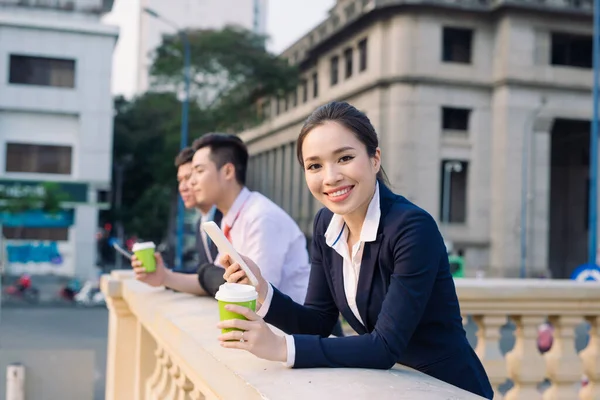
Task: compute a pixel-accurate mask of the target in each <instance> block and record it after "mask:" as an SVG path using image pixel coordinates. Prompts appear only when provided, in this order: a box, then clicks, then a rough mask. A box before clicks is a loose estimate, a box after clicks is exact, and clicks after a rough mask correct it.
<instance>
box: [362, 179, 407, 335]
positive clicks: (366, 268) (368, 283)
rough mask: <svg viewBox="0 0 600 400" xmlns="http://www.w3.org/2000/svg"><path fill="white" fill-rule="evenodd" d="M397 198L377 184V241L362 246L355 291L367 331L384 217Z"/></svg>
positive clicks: (384, 187)
mask: <svg viewBox="0 0 600 400" xmlns="http://www.w3.org/2000/svg"><path fill="white" fill-rule="evenodd" d="M396 199H397V196H396V195H395V194H394V193H392V191H391V190H390V189H388V188H387V187H386V186H385V185H383V184H381V183H380V184H379V206H380V209H381V216H380V218H379V228H378V229H377V239H375V241H374V242H367V243H365V244H364V246H365V247H364V249H363V257H362V260H361V263H360V276H359V278H358V287H357V290H356V307H357V308H358V313H359V314H360V317H361V318H362V320H363V321H364V323H365V327H366V328H367V330H369V326H371V325H370V321H369V318H368V317H369V300H370V299H371V287H372V283H373V276H374V275H375V272H376V267H377V265H378V264H377V263H378V260H379V248H380V247H381V241H382V239H383V225H384V223H385V217H386V215H387V214H388V212H389V211H390V208H391V207H392V204H394V202H395V201H396Z"/></svg>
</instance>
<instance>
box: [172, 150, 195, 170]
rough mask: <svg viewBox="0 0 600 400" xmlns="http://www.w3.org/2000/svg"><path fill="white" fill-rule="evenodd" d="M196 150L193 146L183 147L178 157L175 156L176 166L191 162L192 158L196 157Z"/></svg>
mask: <svg viewBox="0 0 600 400" xmlns="http://www.w3.org/2000/svg"><path fill="white" fill-rule="evenodd" d="M194 153H195V151H194V150H193V149H192V148H191V147H186V148H184V149H182V150H181V151H180V152H179V154H177V157H175V167H176V168H179V167H181V166H182V165H184V164H187V163H191V162H192V158H194Z"/></svg>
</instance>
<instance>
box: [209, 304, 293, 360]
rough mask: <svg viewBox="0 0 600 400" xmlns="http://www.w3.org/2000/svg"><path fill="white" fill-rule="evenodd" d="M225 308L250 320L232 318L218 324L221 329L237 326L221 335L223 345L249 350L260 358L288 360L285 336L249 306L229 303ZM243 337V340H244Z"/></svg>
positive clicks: (229, 347)
mask: <svg viewBox="0 0 600 400" xmlns="http://www.w3.org/2000/svg"><path fill="white" fill-rule="evenodd" d="M225 308H226V309H227V310H229V311H231V312H234V313H236V314H241V315H243V316H244V317H246V318H247V319H248V320H247V321H246V320H243V319H230V320H226V321H221V322H219V323H218V324H217V327H218V328H219V329H223V328H236V329H242V330H241V331H231V332H227V333H225V334H222V335H220V336H219V341H220V342H221V346H223V347H225V348H228V349H240V350H247V351H249V352H250V353H252V354H254V355H255V356H257V357H259V358H263V359H265V360H270V361H281V362H286V361H287V344H286V342H285V338H284V337H283V336H279V335H276V334H275V333H274V332H273V331H272V330H271V329H270V328H269V327H268V326H267V324H266V323H265V321H264V320H263V319H262V318H261V317H259V316H258V315H257V314H256V313H255V312H254V311H252V310H251V309H249V308H247V307H242V306H237V305H235V304H228V305H226V306H225ZM242 339H243V341H242Z"/></svg>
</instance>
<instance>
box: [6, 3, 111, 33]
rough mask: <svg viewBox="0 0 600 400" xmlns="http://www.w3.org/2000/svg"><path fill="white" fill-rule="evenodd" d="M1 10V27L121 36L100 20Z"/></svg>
mask: <svg viewBox="0 0 600 400" xmlns="http://www.w3.org/2000/svg"><path fill="white" fill-rule="evenodd" d="M1 10H2V9H1V8H0V26H11V27H15V28H27V29H39V30H48V31H58V32H73V33H84V34H90V35H99V36H111V37H114V38H116V37H118V36H119V28H118V27H117V26H113V25H107V24H104V23H102V22H100V21H99V20H89V19H69V18H64V19H63V18H61V19H54V18H39V17H35V16H28V15H12V14H8V13H2V12H1Z"/></svg>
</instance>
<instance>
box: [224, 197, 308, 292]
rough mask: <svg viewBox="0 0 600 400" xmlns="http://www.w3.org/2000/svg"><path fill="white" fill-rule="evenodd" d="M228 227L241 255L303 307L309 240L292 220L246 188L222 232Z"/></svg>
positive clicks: (306, 281) (234, 203) (234, 244)
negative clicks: (307, 241) (307, 242)
mask: <svg viewBox="0 0 600 400" xmlns="http://www.w3.org/2000/svg"><path fill="white" fill-rule="evenodd" d="M226 225H228V226H231V231H230V232H229V235H230V237H231V243H232V244H233V247H234V248H235V249H236V250H237V251H238V253H240V254H242V255H244V256H246V257H248V258H250V259H251V260H252V261H254V262H255V263H256V265H258V266H259V267H260V272H261V274H262V276H263V277H264V278H265V279H266V280H267V281H268V282H271V283H272V284H273V285H275V287H277V288H278V289H279V290H280V291H281V292H282V293H285V294H286V295H288V296H290V297H291V298H292V299H293V300H294V301H295V302H297V303H300V304H303V303H304V299H305V297H306V289H307V287H308V277H309V274H310V263H309V260H308V251H307V249H306V237H305V236H304V234H303V233H302V231H301V230H300V228H299V227H298V225H297V224H296V222H295V221H294V220H293V219H292V217H290V216H289V215H288V214H287V213H286V212H285V211H283V210H282V209H281V208H280V207H279V206H277V205H276V204H275V203H273V202H272V201H271V200H269V199H268V198H267V197H265V196H263V195H262V194H260V193H258V192H251V191H250V190H248V189H247V188H244V189H242V191H241V192H240V194H239V195H238V197H237V198H236V199H235V201H234V202H233V205H232V206H231V209H230V210H229V211H228V212H227V215H224V216H223V219H222V220H221V229H222V230H223V231H224V230H225V226H226ZM219 257H220V254H219V255H217V258H216V260H215V262H216V263H217V265H218V260H219Z"/></svg>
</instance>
